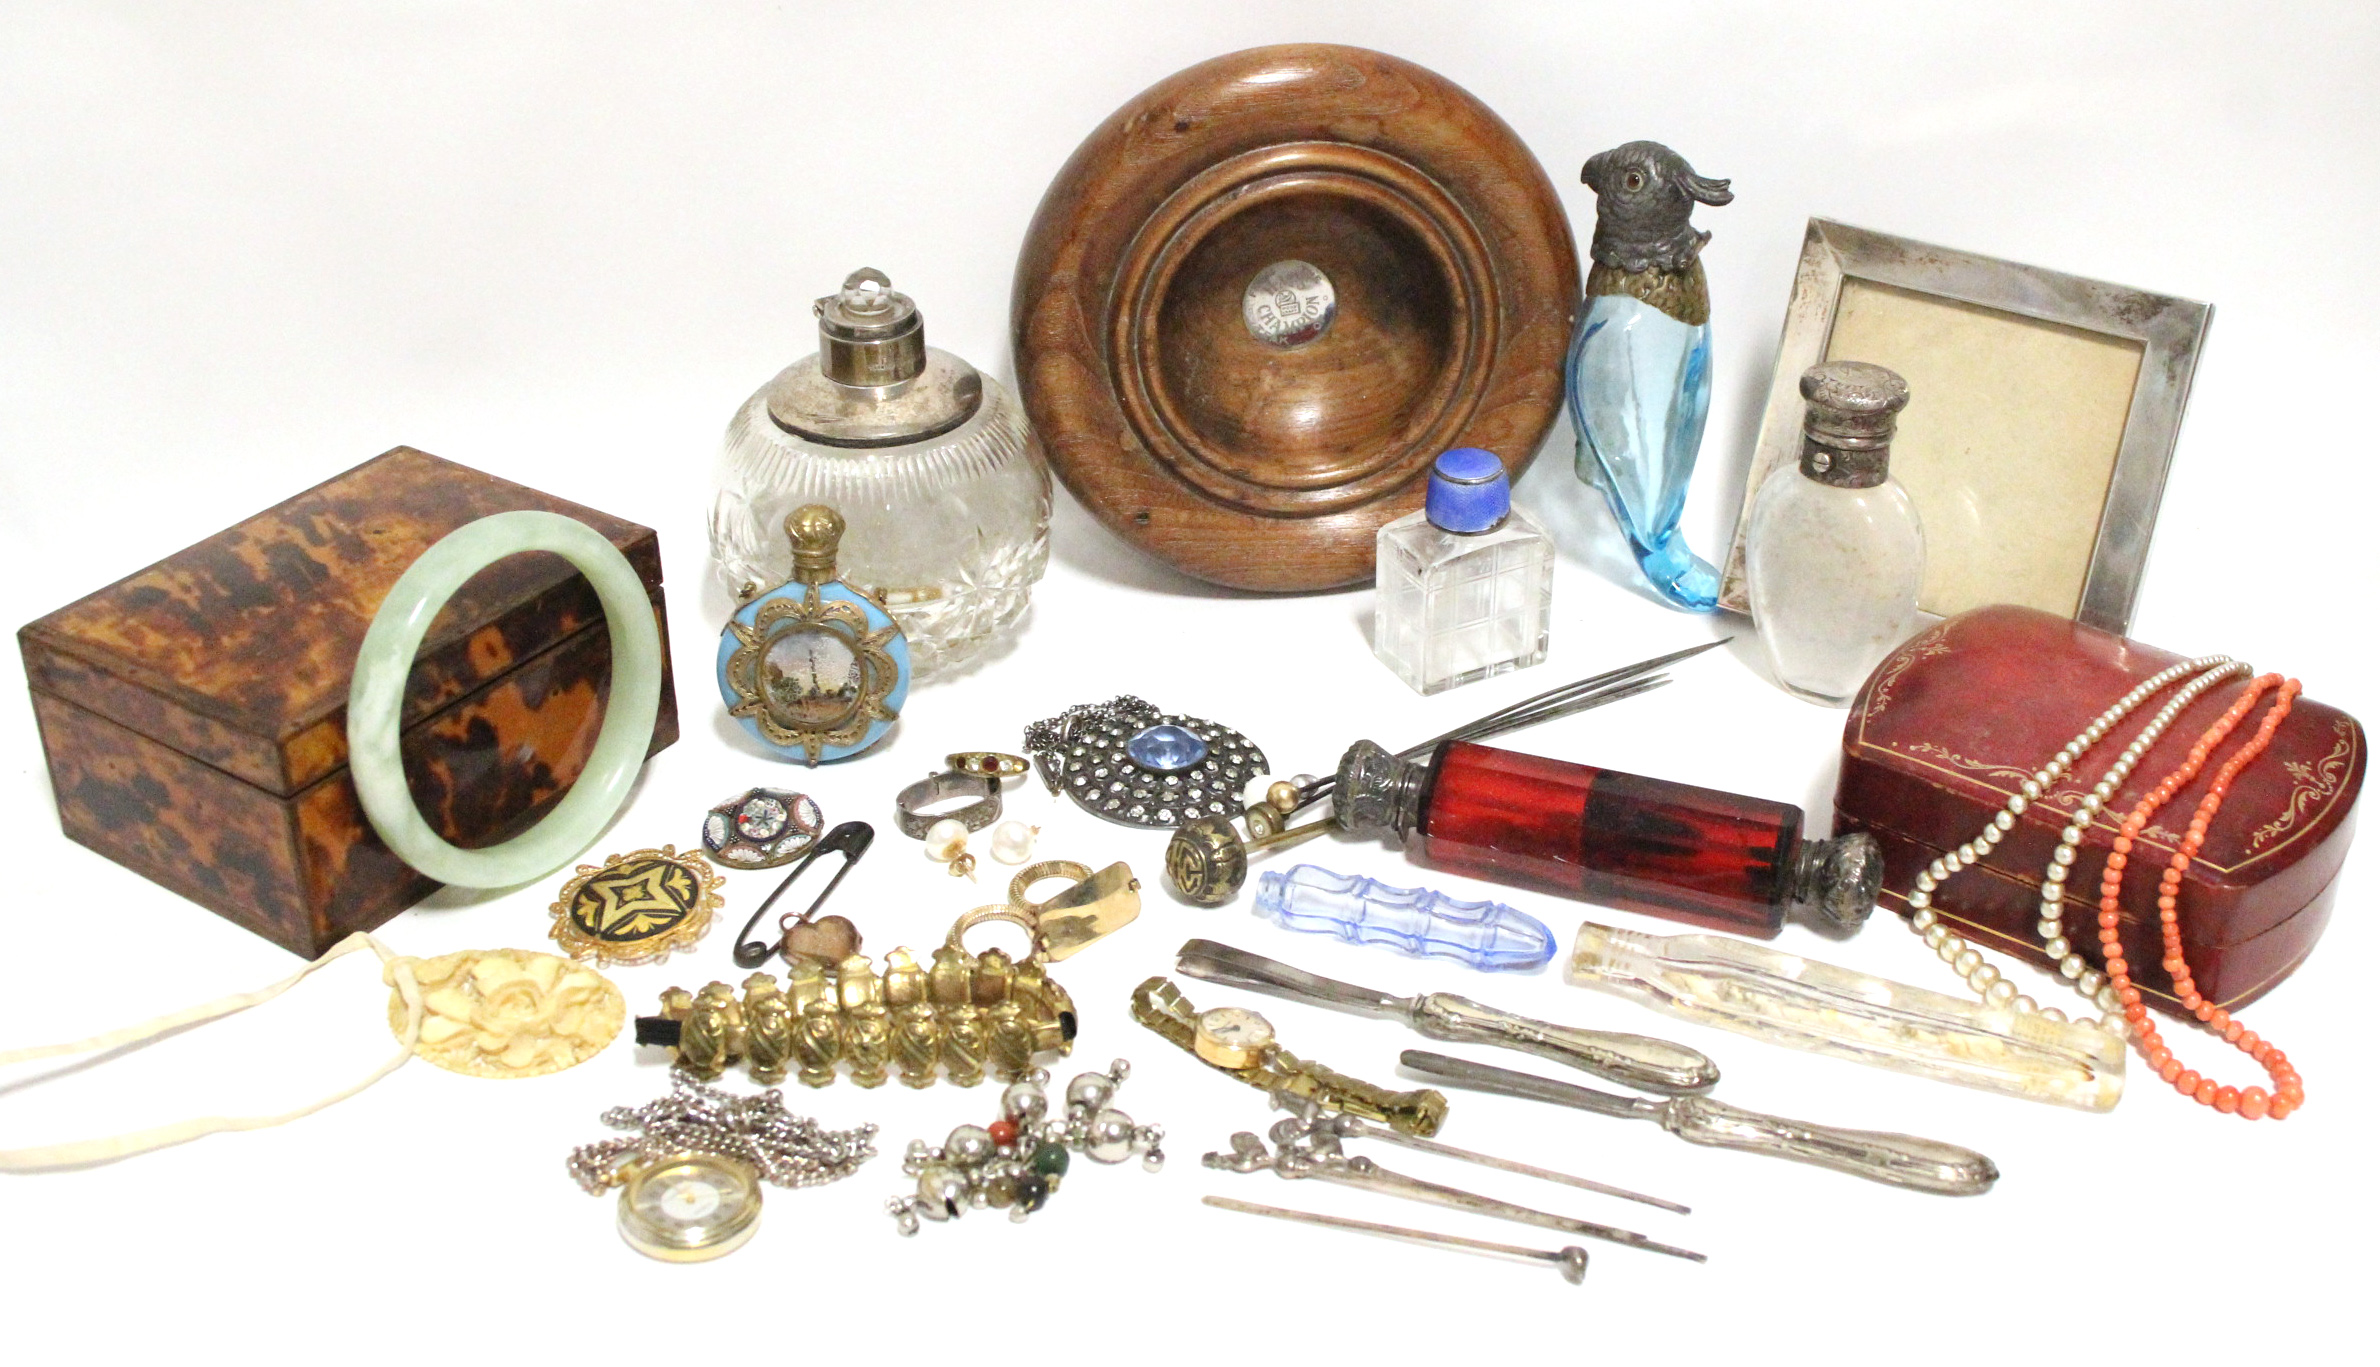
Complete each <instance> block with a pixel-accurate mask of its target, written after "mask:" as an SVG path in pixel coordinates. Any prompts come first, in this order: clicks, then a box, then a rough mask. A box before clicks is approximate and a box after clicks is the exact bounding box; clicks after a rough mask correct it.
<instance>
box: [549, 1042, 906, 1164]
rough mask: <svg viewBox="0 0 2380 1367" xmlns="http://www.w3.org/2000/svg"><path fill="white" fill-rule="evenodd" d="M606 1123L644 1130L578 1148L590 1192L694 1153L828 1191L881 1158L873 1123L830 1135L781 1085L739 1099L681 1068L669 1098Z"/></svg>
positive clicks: (574, 1154) (616, 1113)
mask: <svg viewBox="0 0 2380 1367" xmlns="http://www.w3.org/2000/svg"><path fill="white" fill-rule="evenodd" d="M603 1123H604V1124H606V1125H609V1126H611V1127H612V1128H613V1129H615V1130H642V1131H643V1133H642V1134H638V1135H624V1136H621V1137H619V1138H616V1139H599V1140H597V1141H595V1142H594V1143H592V1144H582V1145H580V1146H579V1147H578V1148H576V1149H573V1150H572V1151H571V1154H570V1175H571V1177H572V1179H573V1180H575V1181H576V1182H577V1183H578V1184H579V1185H580V1186H581V1187H583V1188H585V1189H586V1190H587V1191H588V1192H589V1193H590V1194H593V1193H597V1192H601V1191H603V1190H604V1189H605V1188H607V1187H616V1186H619V1185H620V1184H621V1183H623V1182H625V1181H627V1180H628V1175H629V1173H630V1172H631V1171H632V1170H633V1169H634V1168H635V1167H636V1166H637V1165H638V1164H640V1163H645V1162H650V1161H652V1160H655V1159H658V1158H663V1157H666V1156H668V1155H670V1154H674V1153H684V1152H687V1151H689V1150H691V1151H694V1152H697V1153H708V1154H715V1155H717V1156H719V1157H721V1158H734V1159H740V1160H742V1161H743V1162H746V1163H749V1164H751V1165H752V1169H753V1171H755V1172H757V1173H759V1174H760V1178H761V1180H762V1181H764V1182H768V1183H770V1184H772V1185H774V1186H780V1187H817V1186H824V1185H826V1184H827V1183H829V1182H834V1181H839V1180H841V1179H842V1178H845V1177H849V1176H850V1175H851V1174H852V1173H853V1172H855V1171H857V1170H858V1168H859V1165H860V1164H862V1163H865V1162H867V1161H868V1160H869V1159H871V1158H874V1157H875V1156H876V1127H875V1126H874V1125H861V1126H859V1127H858V1128H856V1129H850V1130H830V1129H827V1128H826V1127H825V1126H823V1125H820V1124H819V1123H818V1122H817V1121H815V1120H813V1119H811V1118H810V1117H808V1116H806V1115H794V1114H792V1113H790V1112H788V1111H787V1110H786V1109H785V1096H784V1093H782V1092H780V1091H778V1090H776V1089H775V1088H771V1089H769V1090H768V1091H765V1092H762V1093H760V1094H759V1095H757V1096H736V1095H734V1094H732V1093H729V1092H724V1091H721V1090H719V1089H718V1088H716V1087H706V1086H704V1085H703V1084H701V1083H699V1082H696V1081H695V1080H694V1079H693V1078H690V1077H688V1076H687V1075H686V1074H684V1073H682V1072H675V1071H673V1072H672V1073H671V1074H670V1090H669V1095H667V1096H665V1097H661V1098H659V1099H657V1100H653V1101H648V1102H646V1103H645V1104H644V1105H642V1106H615V1107H613V1108H612V1109H610V1110H608V1111H605V1112H604V1113H603Z"/></svg>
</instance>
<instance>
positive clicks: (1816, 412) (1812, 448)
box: [1801, 361, 1909, 489]
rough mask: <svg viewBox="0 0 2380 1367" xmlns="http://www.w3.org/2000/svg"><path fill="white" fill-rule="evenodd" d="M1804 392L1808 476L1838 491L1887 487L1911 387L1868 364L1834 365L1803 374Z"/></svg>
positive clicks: (1804, 458)
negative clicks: (1894, 439)
mask: <svg viewBox="0 0 2380 1367" xmlns="http://www.w3.org/2000/svg"><path fill="white" fill-rule="evenodd" d="M1801 389H1802V400H1803V402H1804V403H1806V404H1807V405H1808V406H1807V407H1806V408H1804V409H1803V410H1802V454H1801V466H1802V473H1803V474H1804V475H1807V476H1808V477H1810V478H1811V479H1814V480H1817V481H1819V482H1820V483H1822V484H1831V485H1833V486H1834V487H1836V488H1838V489H1873V488H1875V487H1876V486H1877V485H1879V484H1882V483H1883V482H1884V481H1885V479H1886V478H1887V477H1888V476H1889V475H1890V473H1891V464H1892V434H1893V429H1894V428H1895V427H1897V426H1898V425H1899V423H1900V412H1901V410H1902V409H1904V408H1907V407H1908V406H1909V382H1908V381H1907V380H1904V379H1902V378H1901V377H1900V376H1899V375H1898V374H1895V373H1894V372H1892V371H1890V370H1887V369H1885V368H1884V367H1883V366H1880V365H1870V364H1869V363H1868V362H1866V361H1828V362H1826V363H1825V364H1824V365H1814V366H1812V367H1810V368H1809V369H1808V370H1807V371H1805V372H1803V374H1802V381H1801Z"/></svg>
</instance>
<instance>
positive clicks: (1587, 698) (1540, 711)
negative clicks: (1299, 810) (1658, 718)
mask: <svg viewBox="0 0 2380 1367" xmlns="http://www.w3.org/2000/svg"><path fill="white" fill-rule="evenodd" d="M1733 639H1735V638H1734V637H1732V636H1722V637H1720V638H1719V639H1718V640H1716V641H1705V642H1703V643H1702V644H1701V645H1698V646H1688V647H1686V648H1685V649H1684V650H1673V651H1671V652H1670V653H1669V654H1667V655H1656V656H1654V657H1653V658H1652V659H1649V660H1638V661H1637V662H1636V663H1634V664H1628V665H1621V666H1620V667H1619V668H1617V669H1607V670H1605V671H1604V672H1602V673H1601V674H1593V675H1589V676H1588V677H1586V678H1584V679H1573V680H1572V681H1570V682H1569V683H1566V684H1563V685H1561V686H1560V687H1558V688H1549V689H1547V690H1546V691H1545V692H1543V693H1538V694H1535V695H1533V696H1531V697H1526V698H1523V699H1521V700H1520V701H1519V702H1516V703H1512V704H1509V705H1507V706H1504V707H1500V708H1497V709H1496V710H1495V711H1493V712H1490V713H1488V714H1487V715H1485V716H1481V717H1474V718H1472V719H1471V720H1470V721H1467V722H1465V723H1463V724H1462V725H1461V726H1458V727H1456V728H1454V729H1453V730H1451V731H1447V732H1445V733H1443V734H1440V735H1437V736H1432V737H1431V738H1430V739H1428V740H1425V741H1423V742H1422V743H1420V744H1419V745H1412V746H1407V747H1406V748H1405V749H1403V750H1400V751H1398V752H1397V753H1398V756H1399V757H1400V758H1404V759H1411V758H1413V757H1415V756H1417V755H1419V754H1421V753H1422V752H1424V751H1426V750H1429V749H1431V748H1432V747H1434V746H1436V745H1438V744H1439V743H1440V742H1442V741H1448V740H1479V739H1482V738H1485V737H1487V736H1494V735H1501V734H1502V733H1504V732H1506V731H1516V730H1519V729H1520V728H1521V727H1524V726H1535V725H1536V724H1538V723H1539V722H1544V721H1553V720H1555V719H1557V718H1560V717H1565V716H1570V715H1572V714H1574V713H1578V712H1584V711H1586V710H1587V709H1589V708H1593V707H1601V706H1602V705H1603V704H1605V703H1608V702H1618V701H1620V700H1621V699H1622V698H1631V697H1634V696H1636V695H1637V694H1638V693H1643V692H1648V691H1650V690H1651V689H1654V688H1658V687H1660V686H1661V683H1666V682H1668V680H1667V679H1663V680H1661V683H1649V682H1648V683H1645V684H1644V685H1643V686H1642V687H1634V688H1621V687H1616V686H1615V685H1619V684H1621V683H1624V682H1625V681H1627V680H1630V679H1638V680H1641V679H1642V677H1643V676H1644V675H1647V674H1650V673H1651V672H1653V671H1654V670H1656V669H1660V668H1661V667H1663V666H1664V665H1670V664H1675V663H1676V662H1678V661H1680V660H1686V659H1691V658H1693V657H1694V656H1696V655H1700V654H1702V653H1703V652H1704V651H1706V650H1716V649H1717V648H1719V647H1720V646H1723V645H1726V644H1727V643H1728V642H1729V641H1731V640H1733ZM1598 689H1606V690H1607V691H1605V692H1600V693H1599V692H1597V691H1596V690H1598ZM1333 784H1334V779H1333V778H1331V777H1329V776H1325V777H1324V778H1323V779H1322V780H1321V781H1320V782H1319V783H1317V784H1315V785H1314V786H1313V787H1311V788H1308V789H1307V790H1306V802H1307V803H1312V802H1315V801H1318V800H1320V799H1321V798H1322V797H1323V796H1325V795H1326V794H1327V793H1328V792H1329V791H1330V789H1331V787H1332V786H1333ZM1302 805H1304V804H1301V806H1302Z"/></svg>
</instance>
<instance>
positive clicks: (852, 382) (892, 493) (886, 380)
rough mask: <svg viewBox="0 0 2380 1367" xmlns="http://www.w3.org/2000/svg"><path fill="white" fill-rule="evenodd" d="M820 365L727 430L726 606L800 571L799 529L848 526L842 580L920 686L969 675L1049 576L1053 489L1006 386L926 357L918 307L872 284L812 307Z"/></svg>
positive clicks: (715, 521) (714, 510) (862, 280)
mask: <svg viewBox="0 0 2380 1367" xmlns="http://www.w3.org/2000/svg"><path fill="white" fill-rule="evenodd" d="M815 311H816V313H817V315H818V340H819V348H818V351H817V352H816V353H815V354H813V355H810V356H805V357H803V358H802V359H801V360H799V361H796V362H794V363H793V364H792V365H790V366H787V367H786V368H785V369H784V370H783V371H781V372H779V374H778V375H777V377H776V378H775V379H773V380H771V381H769V382H768V383H767V384H766V385H764V386H762V387H761V390H760V392H759V393H757V394H754V395H753V396H752V398H751V399H750V401H748V402H747V403H745V405H744V406H743V408H741V409H740V410H738V411H737V413H736V415H735V421H733V422H731V423H729V424H728V428H727V449H726V453H725V455H724V456H723V457H722V459H721V461H720V464H719V477H718V493H717V496H716V498H715V499H714V500H713V502H712V505H711V554H712V556H713V558H714V559H715V561H716V563H717V565H718V572H719V575H720V578H721V579H722V580H724V581H725V582H726V585H727V588H728V591H729V592H731V593H740V592H742V591H743V590H744V589H745V587H746V586H747V585H751V586H766V585H769V584H776V583H781V582H783V581H784V580H785V579H786V578H787V577H789V576H790V575H791V573H792V570H793V565H792V562H791V560H790V558H789V556H790V552H789V550H788V547H787V545H786V541H785V537H784V533H783V531H782V530H781V529H782V528H783V527H784V525H785V519H786V518H787V517H788V516H789V515H791V514H792V512H793V511H794V510H795V509H797V508H800V507H803V506H805V505H808V504H813V503H820V504H826V505H829V506H831V507H833V508H835V509H836V510H837V511H839V512H840V513H841V514H842V515H843V519H844V521H845V523H846V531H845V532H844V535H843V546H842V561H841V564H842V573H843V576H844V578H845V579H846V580H848V581H849V582H850V583H851V584H853V585H854V586H855V587H858V588H861V589H863V590H864V591H866V592H867V593H869V594H871V595H873V596H875V597H876V598H878V599H879V600H881V601H882V602H883V603H884V605H885V606H886V608H887V609H888V610H890V611H891V613H892V615H893V617H894V619H895V620H897V621H899V622H900V624H901V630H902V631H903V633H904V634H906V635H907V637H908V639H909V647H910V650H911V651H912V652H913V654H914V663H915V667H916V671H917V675H918V677H919V678H924V677H926V676H928V675H929V674H932V673H935V672H938V671H942V670H948V669H951V668H954V667H956V666H959V665H963V664H965V663H967V662H968V661H969V660H971V659H973V658H974V657H976V656H977V655H979V654H981V653H982V652H983V650H984V649H985V648H987V647H988V646H990V645H991V644H993V643H994V642H995V641H997V640H998V639H999V638H1000V637H1001V636H1002V635H1003V634H1004V633H1006V632H1007V631H1008V630H1010V629H1011V628H1013V627H1014V626H1015V625H1016V624H1017V622H1018V620H1019V619H1021V618H1022V617H1023V616H1024V615H1025V607H1026V604H1027V603H1028V602H1029V601H1030V599H1031V597H1032V592H1033V583H1034V581H1035V580H1037V579H1039V578H1041V573H1042V571H1043V570H1044V569H1045V568H1047V566H1048V564H1049V520H1050V477H1049V469H1048V467H1047V466H1046V465H1044V464H1043V463H1042V458H1041V448H1040V445H1039V443H1038V442H1036V441H1035V440H1034V437H1033V432H1032V429H1031V428H1030V427H1028V426H1027V425H1026V422H1025V414H1024V409H1023V408H1022V407H1021V406H1020V405H1019V404H1018V403H1017V401H1016V400H1015V399H1014V398H1013V397H1011V396H1010V394H1009V393H1008V391H1007V390H1006V389H1004V388H1002V387H1001V386H1000V384H999V382H998V381H996V380H993V379H992V378H991V377H990V376H988V375H985V374H983V373H982V372H980V371H978V370H977V369H975V367H973V366H971V365H969V364H967V363H966V362H965V361H963V360H960V359H959V358H958V357H956V356H953V355H951V354H950V353H949V352H947V351H941V350H938V349H936V348H933V347H929V346H927V345H926V344H925V322H924V319H923V318H921V317H920V316H919V314H918V311H917V305H916V304H914V303H912V302H911V301H910V299H909V296H907V295H905V294H902V293H900V292H898V291H897V290H895V289H893V288H892V282H891V281H890V280H889V279H887V278H886V277H885V275H884V274H883V273H882V272H880V271H874V270H861V271H855V272H853V273H852V275H851V277H850V278H849V279H847V280H845V281H844V282H843V288H842V289H841V290H840V291H839V292H837V293H835V294H831V295H828V296H827V297H826V298H824V299H821V300H819V301H818V303H817V307H816V310H815Z"/></svg>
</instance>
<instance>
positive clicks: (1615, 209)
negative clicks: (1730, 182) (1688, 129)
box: [1578, 142, 1735, 273]
mask: <svg viewBox="0 0 2380 1367" xmlns="http://www.w3.org/2000/svg"><path fill="white" fill-rule="evenodd" d="M1578 178H1579V179H1580V180H1582V181H1584V182H1585V183H1586V185H1587V187H1588V188H1589V189H1591V190H1593V191H1594V192H1595V241H1594V244H1593V246H1591V247H1590V248H1589V249H1588V251H1589V254H1590V255H1592V256H1593V257H1594V258H1595V261H1596V263H1597V264H1598V265H1603V266H1610V267H1612V268H1613V269H1615V270H1622V271H1628V272H1631V273H1634V272H1637V271H1648V270H1664V271H1682V270H1685V269H1686V268H1688V267H1690V266H1692V265H1693V264H1694V262H1695V259H1696V257H1697V256H1699V255H1700V254H1701V252H1702V247H1703V244H1704V243H1706V242H1708V241H1710V240H1711V235H1710V234H1709V233H1706V232H1701V231H1698V230H1697V229H1696V228H1695V227H1694V225H1693V224H1692V223H1691V222H1689V221H1688V220H1689V219H1690V218H1691V217H1692V216H1693V213H1694V206H1695V205H1696V204H1711V205H1718V204H1726V203H1728V202H1730V201H1731V200H1733V199H1734V198H1735V195H1734V194H1733V193H1732V192H1730V191H1729V190H1728V188H1727V182H1726V181H1723V180H1712V179H1710V178H1708V177H1706V176H1698V175H1696V174H1694V168H1693V167H1691V166H1689V165H1687V164H1686V159H1685V158H1684V157H1681V156H1679V155H1678V154H1677V153H1675V152H1672V151H1670V150H1669V149H1668V148H1667V147H1664V146H1662V145H1661V144H1660V143H1657V142H1630V143H1622V144H1621V145H1620V146H1618V147H1614V148H1613V149H1611V150H1610V151H1608V152H1598V153H1596V154H1595V155H1594V156H1591V157H1589V158H1587V164H1586V166H1585V168H1584V169H1583V170H1581V171H1580V172H1579V177H1578Z"/></svg>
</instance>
